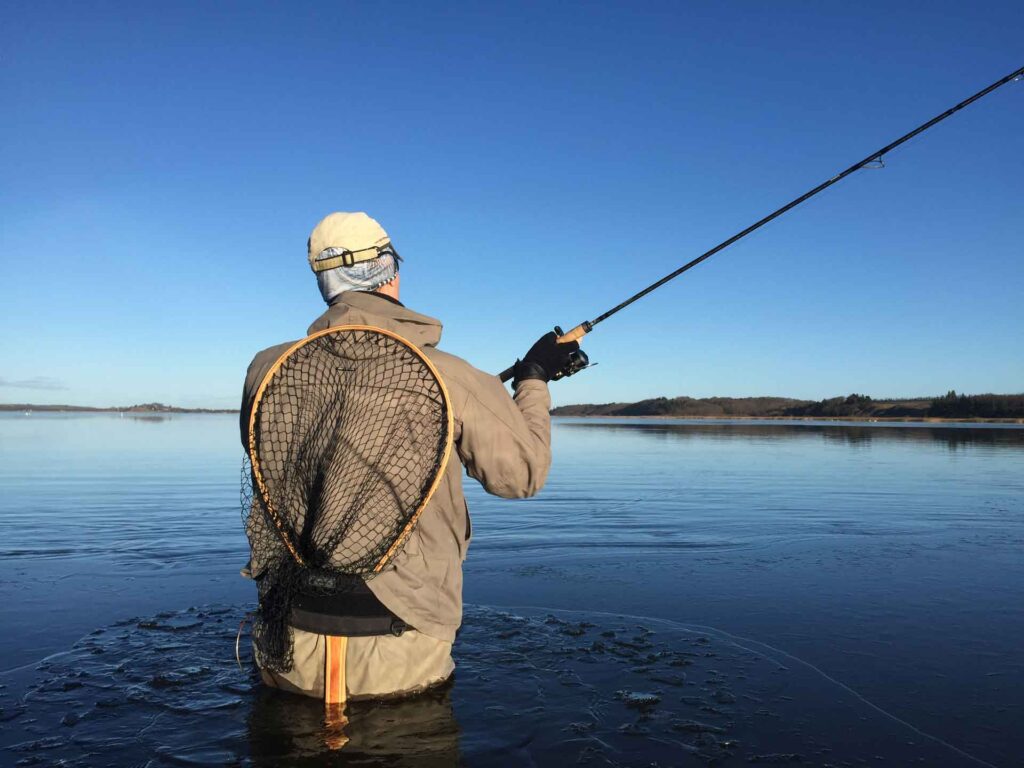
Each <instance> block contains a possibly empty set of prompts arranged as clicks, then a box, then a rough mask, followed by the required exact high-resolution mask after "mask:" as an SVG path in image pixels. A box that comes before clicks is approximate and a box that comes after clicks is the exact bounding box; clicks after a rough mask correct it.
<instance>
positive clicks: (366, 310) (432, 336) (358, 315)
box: [307, 291, 441, 347]
mask: <svg viewBox="0 0 1024 768" xmlns="http://www.w3.org/2000/svg"><path fill="white" fill-rule="evenodd" d="M336 325H372V326H374V327H376V328H383V329H384V330H385V331H391V332H392V333H397V334H398V335H399V336H401V337H402V338H404V339H408V340H409V341H410V342H412V343H413V344H415V345H416V346H417V347H436V346H437V343H438V342H439V341H441V321H440V320H437V319H435V318H433V317H428V316H427V315H421V314H420V313H419V312H413V311H412V310H411V309H406V308H405V307H403V306H402V305H401V304H396V303H394V302H392V301H389V300H388V299H386V298H384V297H383V296H379V295H377V294H373V293H365V292H362V291H345V293H342V294H341V295H340V296H338V297H337V298H336V299H335V300H334V303H333V304H331V306H329V307H328V308H327V311H326V312H324V313H323V314H322V315H320V317H318V318H317V319H316V320H314V321H313V324H312V325H310V326H309V330H308V331H307V333H316V332H317V331H322V330H324V329H325V328H331V327H334V326H336Z"/></svg>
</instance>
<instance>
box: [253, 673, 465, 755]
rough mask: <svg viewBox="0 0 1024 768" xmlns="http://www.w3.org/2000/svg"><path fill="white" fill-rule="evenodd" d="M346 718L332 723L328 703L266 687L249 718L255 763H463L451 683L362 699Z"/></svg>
mask: <svg viewBox="0 0 1024 768" xmlns="http://www.w3.org/2000/svg"><path fill="white" fill-rule="evenodd" d="M345 721H346V722H344V723H343V724H331V723H325V718H324V706H323V702H319V701H315V700H313V699H310V698H307V697H304V696H297V695H293V694H288V693H283V692H281V691H276V690H272V689H268V688H263V687H259V688H258V689H257V690H256V691H255V692H254V696H253V700H252V708H251V710H250V713H249V717H248V721H247V731H248V738H249V743H248V749H249V757H250V759H251V760H252V764H253V765H256V766H279V765H282V764H294V763H295V762H297V761H301V762H302V764H303V765H329V764H333V765H337V764H339V762H341V763H345V764H358V765H362V766H382V768H383V767H384V766H410V768H412V767H413V766H437V768H442V767H446V766H452V767H453V768H454V766H457V765H459V727H458V724H457V723H456V721H455V713H454V709H453V706H452V700H451V683H448V684H446V685H443V686H440V687H439V688H437V689H434V690H430V691H427V692H425V693H423V694H421V695H419V696H415V697H413V698H411V699H407V700H398V701H356V702H349V703H348V704H347V705H346V707H345Z"/></svg>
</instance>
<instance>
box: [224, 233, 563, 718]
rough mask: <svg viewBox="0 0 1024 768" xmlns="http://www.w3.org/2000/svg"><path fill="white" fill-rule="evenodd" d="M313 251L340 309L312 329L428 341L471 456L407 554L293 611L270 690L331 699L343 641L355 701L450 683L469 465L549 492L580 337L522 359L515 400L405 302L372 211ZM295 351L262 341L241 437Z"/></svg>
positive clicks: (487, 481)
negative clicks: (259, 393)
mask: <svg viewBox="0 0 1024 768" xmlns="http://www.w3.org/2000/svg"><path fill="white" fill-rule="evenodd" d="M307 250H308V258H309V264H310V267H311V268H312V269H313V272H314V274H315V275H316V278H317V284H318V285H319V287H320V293H321V295H322V296H323V298H324V301H326V302H327V305H328V308H327V311H326V312H324V313H323V314H322V315H321V316H320V317H319V318H317V319H316V320H315V321H314V322H313V324H312V325H310V327H309V329H308V333H314V332H316V331H320V330H322V329H325V328H330V327H332V326H339V325H352V324H357V325H367V326H373V327H376V328H381V329H384V330H386V331H390V332H393V333H396V334H398V335H399V336H401V337H403V338H405V339H407V340H408V341H410V342H411V343H412V344H414V345H415V346H416V347H418V348H419V349H420V350H421V351H422V352H423V353H424V354H425V355H426V356H427V357H428V358H429V359H430V360H431V362H432V363H433V364H434V365H435V366H436V368H437V369H438V371H439V372H440V375H441V378H442V380H443V381H444V383H445V385H446V386H447V389H448V393H449V397H450V403H451V409H452V411H453V415H454V434H453V438H454V448H455V451H456V455H457V456H458V459H459V461H454V460H453V461H449V462H448V465H447V467H446V469H445V471H444V476H443V478H442V481H441V484H440V485H439V487H438V489H437V491H436V492H435V493H434V495H433V497H432V498H431V500H430V502H429V503H428V504H427V506H426V508H425V509H424V510H423V512H422V514H421V515H420V517H419V520H418V522H417V524H416V527H415V528H414V529H413V531H412V533H411V535H410V536H409V538H408V540H407V541H406V544H405V546H404V548H403V549H402V551H401V553H400V554H399V555H398V556H396V557H395V558H394V559H393V560H392V561H391V562H390V563H389V564H388V566H387V567H386V568H385V569H384V570H383V571H382V572H381V573H380V574H378V575H376V576H375V577H374V578H372V579H368V580H367V581H366V583H365V588H364V589H362V590H361V591H357V592H356V593H353V594H350V595H345V596H343V597H342V598H340V599H338V600H336V601H334V602H333V603H331V604H325V603H324V601H319V602H317V603H316V604H311V605H298V606H297V607H296V608H294V609H293V610H292V615H291V616H292V617H291V620H290V622H289V623H290V626H291V628H292V636H293V641H294V645H293V659H294V661H293V663H292V665H291V669H290V670H288V671H285V672H272V671H270V670H267V669H263V668H261V672H262V676H263V679H264V681H265V682H266V683H267V684H268V685H272V686H275V687H278V688H282V689H285V690H289V691H293V692H297V693H302V694H306V695H309V696H316V697H322V696H324V695H325V679H326V677H327V675H326V674H325V656H326V651H325V647H326V645H327V640H328V639H329V638H331V637H338V636H344V637H347V638H348V640H347V641H346V647H347V651H346V654H345V662H344V670H343V675H342V676H341V679H343V680H344V683H343V685H344V687H345V689H346V690H344V691H342V695H343V697H344V698H352V697H362V696H390V695H405V694H409V693H413V692H416V691H420V690H423V689H425V688H427V687H430V686H432V685H436V684H438V683H441V682H443V681H445V680H447V679H448V678H449V677H450V675H451V674H452V672H453V670H454V668H455V665H454V663H453V661H452V657H451V648H452V642H453V641H454V639H455V632H456V630H457V629H458V628H459V625H460V623H461V621H462V562H463V561H464V560H465V557H466V549H467V547H468V546H469V541H470V536H471V526H470V520H469V511H468V508H467V506H466V501H465V497H464V496H463V492H462V474H463V473H462V469H463V467H465V469H466V472H467V473H468V474H469V475H470V476H471V477H472V478H474V479H476V480H477V481H479V482H480V483H481V485H483V487H484V488H485V489H486V490H487V491H488V492H489V493H492V494H495V495H497V496H501V497H504V498H523V497H527V496H532V495H533V494H535V493H537V492H538V491H539V490H540V489H541V488H542V487H543V485H544V481H545V480H546V478H547V473H548V468H549V466H550V463H551V450H550V444H551V421H550V416H549V414H548V411H549V408H550V403H551V400H550V397H549V394H548V386H547V383H548V381H549V380H550V379H551V378H553V377H554V376H555V374H556V373H558V372H559V371H562V370H563V369H564V368H565V367H566V365H567V363H568V359H569V355H570V354H571V353H572V352H573V351H575V350H576V349H578V348H579V345H578V344H577V343H575V342H571V343H567V344H558V343H556V341H555V335H554V334H553V333H548V334H546V335H545V336H543V337H541V339H540V340H538V341H537V343H536V344H534V345H533V347H532V348H531V349H530V350H529V351H528V352H527V353H526V355H524V357H523V359H522V360H518V361H517V362H516V365H515V376H514V378H513V390H514V392H515V394H514V396H513V397H509V395H508V392H507V391H506V389H505V387H504V386H503V385H502V383H501V382H500V381H499V379H498V378H497V377H495V376H493V375H491V374H488V373H484V372H483V371H480V370H477V369H476V368H474V367H473V366H471V365H470V364H469V363H467V362H466V361H464V360H462V359H460V358H458V357H455V356H454V355H450V354H448V353H445V352H442V351H441V350H439V349H437V344H438V342H439V341H440V338H441V323H440V322H439V321H438V320H435V319H433V318H431V317H427V316H426V315H421V314H419V313H417V312H413V311H412V310H410V309H408V308H406V307H405V306H404V305H403V304H402V303H401V301H400V300H399V288H400V277H399V264H400V262H401V258H400V257H399V255H398V253H397V252H396V251H395V249H394V247H393V246H392V245H391V240H390V238H389V237H388V235H387V233H386V232H385V231H384V229H383V228H382V227H381V226H380V224H378V223H377V222H376V221H375V220H374V219H372V218H370V217H369V216H367V215H366V214H365V213H332V214H330V215H329V216H327V217H326V218H324V219H323V220H322V221H321V222H320V223H319V224H317V226H316V227H315V228H314V230H313V232H312V234H311V235H310V238H309V241H308V243H307ZM287 348H288V345H287V344H284V345H278V346H275V347H271V348H269V349H267V350H264V351H263V352H260V353H259V354H258V355H256V357H255V359H254V360H253V362H252V364H251V365H250V366H249V371H248V374H247V376H246V381H245V390H244V393H243V400H242V412H241V425H242V444H243V446H248V423H249V413H250V410H251V408H252V403H253V400H254V398H255V394H256V390H257V388H258V387H259V385H260V382H261V381H262V380H263V378H264V376H265V375H266V373H267V371H268V370H270V368H271V366H272V365H273V363H274V361H275V360H276V359H277V358H278V357H279V355H280V354H281V353H282V352H283V351H284V350H285V349H287ZM251 535H252V533H251V532H250V536H251ZM257 570H258V569H257V567H256V565H255V564H254V567H253V571H254V572H256V571H257ZM257 575H258V573H257ZM367 627H370V629H367ZM353 628H358V631H356V629H353ZM257 663H259V657H258V654H257Z"/></svg>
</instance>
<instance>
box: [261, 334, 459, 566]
mask: <svg viewBox="0 0 1024 768" xmlns="http://www.w3.org/2000/svg"><path fill="white" fill-rule="evenodd" d="M341 331H369V332H372V333H379V334H381V335H383V336H387V337H389V338H392V339H394V340H395V341H397V342H398V343H399V344H402V345H404V346H405V347H406V348H407V349H409V350H410V351H412V353H413V354H414V355H416V356H417V357H418V358H419V359H420V360H422V361H423V363H424V364H425V365H426V366H427V370H429V371H430V373H431V375H432V376H433V377H434V379H435V380H436V381H437V384H438V386H439V388H440V389H441V397H442V398H443V399H444V404H445V414H446V419H447V424H446V426H445V431H446V434H447V437H446V439H445V445H444V453H443V455H442V456H441V462H440V464H439V465H438V470H437V474H436V475H435V476H434V480H433V482H432V483H431V484H430V488H429V490H428V491H427V493H426V495H425V496H424V497H423V502H422V503H421V504H420V505H419V508H417V510H416V511H415V512H414V513H413V515H412V517H411V518H410V519H409V522H408V523H406V526H405V528H404V529H403V530H402V533H401V534H400V535H399V536H398V538H397V539H395V542H394V543H393V544H392V545H391V546H390V547H389V548H388V551H387V552H385V553H384V555H383V556H382V557H381V559H380V560H379V561H378V563H377V565H375V566H374V568H373V572H374V573H380V571H381V570H382V569H383V568H384V566H385V565H387V563H388V561H389V560H390V559H391V558H392V557H393V556H394V555H395V553H396V552H398V551H399V550H400V549H401V547H402V545H403V544H404V543H405V540H406V539H407V538H408V537H409V534H410V533H412V530H413V528H414V527H415V526H416V523H417V521H418V520H419V518H420V514H422V512H423V510H424V509H425V508H426V506H427V504H428V503H429V502H430V499H431V498H433V496H434V493H435V492H436V491H437V489H438V487H439V486H440V485H441V480H442V479H443V478H444V473H445V471H446V470H447V469H448V461H449V459H450V458H451V453H452V442H453V440H452V434H453V431H454V429H455V419H454V416H453V415H452V408H451V397H450V396H449V394H448V387H447V386H445V383H444V379H442V378H441V374H440V372H439V371H438V370H437V367H436V366H435V365H434V363H433V362H431V360H430V358H428V357H427V356H426V355H424V354H423V352H422V351H420V349H419V347H417V346H416V345H415V344H413V343H412V342H410V341H409V340H408V339H405V338H403V337H402V336H399V335H398V334H397V333H392V332H391V331H388V330H385V329H383V328H377V327H375V326H372V325H335V326H332V327H330V328H324V329H323V330H321V331H316V332H315V333H311V334H310V335H309V336H307V337H306V338H304V339H300V340H299V341H297V342H295V343H294V344H293V345H292V346H290V347H289V348H288V349H287V350H285V351H284V353H282V354H281V356H280V357H278V358H277V360H276V361H275V362H274V364H273V365H272V366H271V367H270V370H269V371H267V375H266V376H264V377H263V381H261V382H260V386H259V388H258V389H257V390H256V396H255V397H254V398H253V402H252V411H251V412H250V413H249V462H250V463H251V465H252V475H253V479H254V480H255V481H256V488H257V489H258V490H259V493H260V496H261V497H262V498H263V501H264V504H265V505H266V509H267V513H268V514H269V515H270V519H271V520H273V521H274V527H275V528H276V529H277V533H278V535H279V536H280V537H281V541H282V542H284V545H285V547H287V548H288V552H289V553H291V556H292V557H293V558H294V559H295V562H296V563H298V564H299V565H301V566H305V564H306V563H305V561H304V560H303V559H302V556H301V555H300V554H299V552H298V550H297V549H296V548H295V545H294V544H293V543H292V541H291V538H290V537H289V536H288V534H287V532H286V531H285V529H284V524H283V523H282V522H281V518H280V517H279V516H278V514H277V511H276V510H275V509H274V506H273V504H272V503H271V501H270V492H269V491H268V490H267V486H266V483H265V482H264V480H263V473H262V472H261V471H260V462H259V456H258V455H257V452H256V417H257V415H258V414H259V406H260V401H261V400H262V399H263V393H264V392H265V391H266V389H267V386H268V385H269V384H270V382H271V380H272V379H273V378H274V375H275V374H276V373H277V372H278V371H279V370H280V369H281V366H282V365H284V363H285V361H287V360H288V359H289V358H290V357H291V355H292V354H293V353H294V352H297V351H298V350H300V349H302V347H304V346H305V345H306V344H309V343H310V342H311V341H314V340H315V339H319V338H320V337H321V336H327V335H328V334H331V333H338V332H341Z"/></svg>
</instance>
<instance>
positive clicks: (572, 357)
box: [551, 325, 590, 381]
mask: <svg viewBox="0 0 1024 768" xmlns="http://www.w3.org/2000/svg"><path fill="white" fill-rule="evenodd" d="M555 335H556V336H558V337H562V336H565V333H564V332H563V331H562V329H561V328H559V327H558V326H557V325H556V326H555ZM589 367H590V358H589V357H587V353H586V352H584V351H583V350H582V349H577V350H574V351H572V352H570V353H569V359H568V360H567V361H566V363H565V367H564V368H562V370H560V371H558V372H556V373H555V375H554V376H552V377H551V380H552V381H558V380H559V379H564V378H565V377H567V376H572V375H573V374H576V373H579V372H580V371H582V370H583V369H584V368H589Z"/></svg>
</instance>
